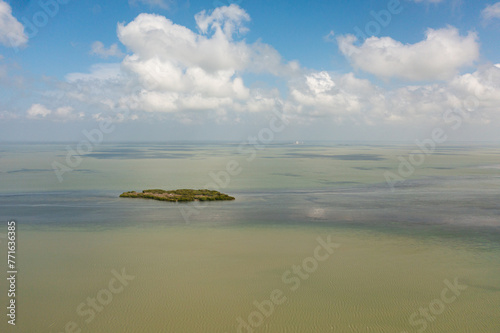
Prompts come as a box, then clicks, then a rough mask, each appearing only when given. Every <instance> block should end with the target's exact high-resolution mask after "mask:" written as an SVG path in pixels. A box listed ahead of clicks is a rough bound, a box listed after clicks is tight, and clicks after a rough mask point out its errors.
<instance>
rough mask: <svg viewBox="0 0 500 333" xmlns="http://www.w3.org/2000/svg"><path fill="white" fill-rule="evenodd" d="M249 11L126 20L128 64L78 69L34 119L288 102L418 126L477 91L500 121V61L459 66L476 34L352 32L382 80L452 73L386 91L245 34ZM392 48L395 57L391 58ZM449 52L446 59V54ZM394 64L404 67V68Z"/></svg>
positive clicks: (483, 108)
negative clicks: (404, 36) (272, 80)
mask: <svg viewBox="0 0 500 333" xmlns="http://www.w3.org/2000/svg"><path fill="white" fill-rule="evenodd" d="M228 8H229V7H228ZM246 16H247V14H246V13H245V12H244V11H242V10H241V9H238V8H235V7H233V9H231V10H229V9H226V10H221V11H219V12H217V13H216V14H214V13H213V12H211V13H207V12H202V13H201V14H198V15H197V17H198V23H199V26H198V28H199V29H198V32H195V31H192V30H190V29H188V28H187V27H184V26H181V25H177V24H174V23H173V22H171V21H170V20H168V19H166V18H165V17H163V16H159V15H152V14H141V15H139V16H137V17H136V18H135V19H134V20H133V21H132V22H130V23H128V24H119V25H118V29H117V31H118V37H119V39H120V41H121V42H122V43H123V45H124V46H125V47H126V48H127V49H128V50H129V51H130V54H129V55H127V56H126V57H125V58H124V59H123V61H122V62H121V63H119V64H118V63H117V64H96V65H94V66H92V67H91V68H90V71H89V73H71V74H68V75H67V76H66V79H67V82H65V83H64V84H60V85H59V86H58V89H60V90H59V94H62V95H63V96H64V97H62V98H61V97H57V98H58V99H57V101H58V103H59V106H60V105H63V108H58V107H57V105H56V106H54V104H55V103H54V104H51V103H52V101H53V100H55V98H51V97H52V96H49V95H47V96H46V98H47V100H46V102H44V103H42V104H45V105H48V106H49V107H45V106H43V105H38V106H35V105H34V106H32V108H33V111H32V113H33V114H32V115H31V117H33V118H44V119H49V120H54V121H60V120H61V119H75V120H76V119H80V118H79V117H80V116H79V115H77V114H75V111H74V110H73V109H64V106H65V105H72V106H73V108H75V109H78V110H80V109H82V110H83V109H84V110H87V112H89V116H88V117H87V118H90V119H113V120H114V121H132V120H135V119H154V120H162V121H164V120H165V119H168V120H174V121H177V122H179V123H182V124H191V123H198V124H201V123H203V122H207V123H208V122H209V121H212V122H231V121H232V122H238V121H241V119H243V120H245V119H249V118H251V119H256V118H257V117H266V115H267V113H268V112H271V110H273V109H277V108H280V109H281V108H282V109H283V110H284V111H285V112H286V113H287V114H288V115H289V117H290V119H291V120H292V121H296V123H297V124H301V125H304V124H308V123H312V122H315V121H317V122H318V123H321V124H323V125H324V124H328V123H329V122H331V121H332V120H333V121H335V122H348V123H350V124H363V125H366V124H368V125H380V124H382V125H384V126H385V125H386V124H391V125H394V124H396V125H398V126H399V125H402V126H403V127H401V128H404V126H408V128H412V127H413V126H414V125H415V124H422V123H425V124H429V125H430V126H434V125H435V124H436V122H439V121H442V115H443V113H444V112H445V111H446V110H449V109H460V108H463V106H464V103H465V102H466V101H468V100H469V99H471V98H475V99H477V112H476V113H474V115H473V116H471V120H470V121H478V122H481V121H485V122H486V121H493V120H495V119H498V118H499V115H500V114H499V113H498V106H499V105H500V100H499V97H497V96H500V68H498V67H499V66H497V65H490V66H488V67H487V68H483V69H481V70H477V71H475V72H473V73H468V74H463V75H459V74H458V73H457V71H458V69H459V68H460V67H461V66H463V65H464V64H466V63H467V61H466V60H464V58H465V59H467V58H470V59H476V55H475V54H476V53H475V52H476V51H477V41H476V37H475V36H474V35H473V34H469V36H460V35H459V34H458V32H457V31H456V29H454V28H448V29H441V30H429V32H428V36H427V39H426V40H424V41H422V42H420V43H417V44H413V45H403V44H401V43H399V42H397V41H394V40H392V39H390V38H385V39H384V38H378V39H377V38H375V39H373V40H372V42H371V44H370V43H368V44H367V43H366V42H365V43H364V44H363V45H361V46H355V45H354V40H352V39H351V40H350V39H349V38H351V37H350V36H346V37H344V40H340V41H339V45H340V46H341V47H344V51H346V50H347V51H349V48H350V47H352V48H354V52H353V54H352V56H351V58H350V59H351V61H353V63H354V64H355V65H357V66H356V67H359V68H361V69H363V70H367V69H366V68H365V67H366V66H368V65H364V63H363V62H362V61H361V60H363V59H361V58H355V56H358V57H360V56H364V57H366V58H368V59H364V60H365V61H368V60H373V61H374V63H373V64H371V65H372V66H375V65H378V66H380V67H381V71H382V72H381V74H380V75H379V76H381V77H398V78H407V79H412V80H416V79H426V80H430V79H443V78H448V77H449V79H448V80H447V81H439V82H436V83H432V84H420V85H415V86H403V87H400V88H397V89H385V88H382V87H380V86H377V85H375V84H374V83H372V82H370V81H368V80H366V79H360V78H358V77H356V75H355V74H353V73H348V74H343V75H339V74H335V73H332V72H327V71H314V70H309V71H306V70H305V69H303V68H301V67H300V65H299V64H298V63H297V62H293V61H292V62H288V63H287V62H284V61H283V59H282V57H281V55H280V54H279V53H278V52H277V51H276V50H275V49H274V48H273V47H272V46H270V45H266V44H264V43H261V42H256V43H252V44H249V43H247V42H246V41H245V40H242V39H240V38H238V36H237V34H238V33H241V32H242V31H244V29H242V27H243V26H242V24H243V23H244V22H246V21H248V20H247V19H246ZM226 20H229V21H230V22H229V23H228V22H226ZM342 42H344V43H345V44H342ZM435 49H438V50H439V52H438V51H436V50H435ZM471 49H472V51H471ZM369 51H370V52H371V53H374V55H372V54H370V52H369ZM383 52H385V53H386V55H387V54H388V55H387V57H385V58H384V57H382V56H381V54H383ZM440 52H443V53H444V55H443V57H445V58H446V62H447V63H446V64H442V62H443V61H444V60H442V59H441V58H439V57H438V53H440ZM377 53H378V54H377ZM370 57H372V58H370ZM391 57H392V58H391ZM455 57H456V58H457V59H455ZM379 58H381V59H379ZM433 61H434V62H438V63H439V64H440V66H444V67H445V69H441V68H437V69H436V68H434V67H432V66H437V64H435V63H434V62H433ZM470 61H471V62H472V61H473V60H470ZM448 63H451V64H448ZM359 64H361V65H363V67H362V66H360V65H359ZM391 66H393V67H396V70H395V72H393V69H392V68H391ZM428 66H431V67H430V68H428ZM367 68H368V69H369V70H372V71H375V69H373V68H371V67H367ZM397 71H399V72H401V73H402V74H398V73H397ZM432 71H435V72H436V73H434V72H432ZM249 72H250V73H259V74H260V73H263V74H265V76H266V77H267V75H268V74H271V75H274V76H275V77H276V78H277V79H278V80H282V81H281V82H283V83H284V86H288V94H283V92H282V91H281V92H280V90H278V88H276V87H273V86H272V85H271V86H267V83H266V84H258V83H254V84H252V85H251V86H250V85H247V84H246V82H245V81H244V78H245V74H246V73H249ZM417 72H418V73H417ZM420 72H424V73H423V74H422V73H420ZM431 72H432V73H431ZM377 74H378V73H377ZM252 76H253V75H252ZM254 77H255V76H254ZM61 91H62V92H61ZM56 95H57V94H54V95H53V96H56ZM285 95H286V97H285ZM37 110H38V111H37ZM47 111H48V113H47ZM256 113H260V114H256ZM253 117H255V118H253Z"/></svg>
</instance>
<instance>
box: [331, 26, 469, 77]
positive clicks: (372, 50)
mask: <svg viewBox="0 0 500 333" xmlns="http://www.w3.org/2000/svg"><path fill="white" fill-rule="evenodd" d="M337 41H338V45H339V49H340V51H341V52H342V53H343V54H344V55H345V56H346V57H347V59H348V60H349V61H350V62H351V63H352V65H353V66H354V67H355V68H359V69H361V70H364V71H366V72H369V73H371V74H374V75H376V76H379V77H382V78H399V79H406V80H412V81H428V80H446V79H450V78H452V77H453V76H454V75H456V74H457V73H458V71H459V70H460V69H461V68H463V67H465V66H470V65H472V64H473V63H474V61H476V60H477V59H478V57H479V43H478V41H477V36H476V34H475V33H473V32H469V33H468V34H467V35H466V36H461V35H460V34H459V32H458V30H457V29H456V28H454V27H447V28H443V29H438V30H434V29H428V30H427V32H426V39H425V40H423V41H421V42H418V43H416V44H403V43H401V42H399V41H396V40H394V39H392V38H390V37H381V38H379V37H370V38H368V39H366V40H365V41H364V43H363V44H361V45H360V46H357V45H355V44H354V43H355V42H356V37H354V36H353V35H346V36H341V37H339V38H338V39H337Z"/></svg>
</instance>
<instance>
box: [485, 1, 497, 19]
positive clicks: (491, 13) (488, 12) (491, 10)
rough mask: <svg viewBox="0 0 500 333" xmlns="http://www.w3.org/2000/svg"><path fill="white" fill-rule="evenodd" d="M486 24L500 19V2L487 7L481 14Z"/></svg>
mask: <svg viewBox="0 0 500 333" xmlns="http://www.w3.org/2000/svg"><path fill="white" fill-rule="evenodd" d="M481 15H482V16H483V19H484V21H485V22H489V21H491V20H493V19H499V18H500V2H497V3H494V4H492V5H487V6H486V8H485V9H483V11H482V12H481Z"/></svg>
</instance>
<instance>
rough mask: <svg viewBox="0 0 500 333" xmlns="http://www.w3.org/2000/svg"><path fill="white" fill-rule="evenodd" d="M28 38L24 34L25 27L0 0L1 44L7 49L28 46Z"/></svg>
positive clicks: (7, 5)
mask: <svg viewBox="0 0 500 333" xmlns="http://www.w3.org/2000/svg"><path fill="white" fill-rule="evenodd" d="M27 42H28V37H27V36H26V34H25V33H24V27H23V25H22V24H21V23H20V22H19V21H18V20H17V19H16V18H15V17H14V16H12V8H10V6H9V4H8V3H6V2H5V1H3V0H0V44H3V45H5V46H7V47H20V46H24V45H26V43H27Z"/></svg>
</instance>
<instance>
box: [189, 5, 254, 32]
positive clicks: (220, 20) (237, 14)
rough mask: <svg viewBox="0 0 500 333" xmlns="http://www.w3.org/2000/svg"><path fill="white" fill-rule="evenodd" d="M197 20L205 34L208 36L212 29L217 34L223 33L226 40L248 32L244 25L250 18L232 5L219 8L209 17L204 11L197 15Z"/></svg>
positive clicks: (199, 27)
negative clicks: (236, 34) (235, 34)
mask: <svg viewBox="0 0 500 333" xmlns="http://www.w3.org/2000/svg"><path fill="white" fill-rule="evenodd" d="M195 20H196V24H197V26H198V29H200V31H201V32H202V33H203V34H207V33H208V30H209V28H210V29H212V30H213V31H214V32H215V34H218V33H221V32H223V33H224V35H225V36H226V38H228V39H231V38H232V35H233V34H234V33H235V32H238V33H240V34H243V33H246V32H247V31H248V29H247V28H246V27H245V26H244V24H243V23H244V22H248V21H250V16H249V15H248V14H247V13H246V12H245V11H244V10H243V9H242V8H240V7H239V6H237V5H234V4H232V5H230V6H225V7H218V8H216V9H215V10H213V11H212V12H211V13H210V14H209V15H207V13H206V11H205V10H203V11H201V12H199V13H198V14H196V15H195Z"/></svg>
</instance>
